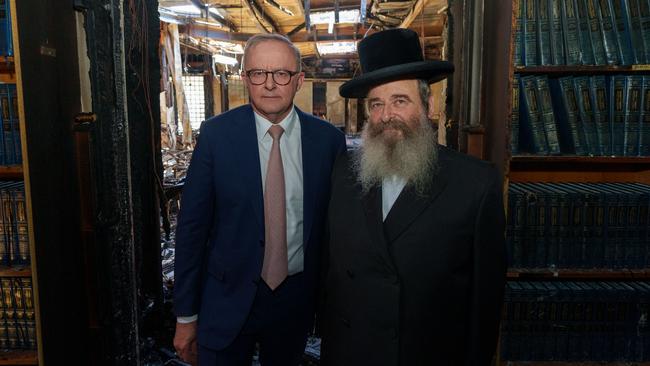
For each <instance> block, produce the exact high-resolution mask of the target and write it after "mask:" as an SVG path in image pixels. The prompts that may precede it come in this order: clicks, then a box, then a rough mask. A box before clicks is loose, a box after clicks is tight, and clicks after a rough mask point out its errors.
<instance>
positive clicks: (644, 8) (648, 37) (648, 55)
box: [639, 0, 650, 63]
mask: <svg viewBox="0 0 650 366" xmlns="http://www.w3.org/2000/svg"><path fill="white" fill-rule="evenodd" d="M639 14H640V18H641V38H642V39H643V45H644V50H645V62H646V63H650V0H639Z"/></svg>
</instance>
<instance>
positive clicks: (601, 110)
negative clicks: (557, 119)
mask: <svg viewBox="0 0 650 366" xmlns="http://www.w3.org/2000/svg"><path fill="white" fill-rule="evenodd" d="M608 84H609V83H608V79H607V77H605V76H604V75H597V76H592V77H591V90H592V96H591V97H592V99H593V101H594V104H593V107H594V110H593V111H594V120H595V121H596V128H597V132H598V139H599V140H600V151H601V153H602V155H606V156H611V155H612V140H611V136H612V130H611V128H612V125H611V123H610V121H611V115H610V112H611V111H610V109H609V106H608V104H609V103H608V101H609V98H608V95H607V94H608V93H607V92H608V89H609V88H608Z"/></svg>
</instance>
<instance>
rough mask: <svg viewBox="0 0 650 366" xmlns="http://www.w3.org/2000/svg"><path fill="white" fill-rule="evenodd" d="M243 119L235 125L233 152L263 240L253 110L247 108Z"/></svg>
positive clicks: (261, 196)
mask: <svg viewBox="0 0 650 366" xmlns="http://www.w3.org/2000/svg"><path fill="white" fill-rule="evenodd" d="M244 113H245V117H244V118H242V120H241V121H240V122H239V123H237V124H236V126H237V131H235V132H234V133H233V134H231V135H232V136H233V139H234V141H235V145H234V146H235V150H239V152H238V153H237V155H238V156H239V158H240V159H241V166H240V167H238V168H239V169H241V170H240V171H241V174H242V175H243V178H244V179H243V182H244V184H246V185H247V186H248V192H250V196H249V197H250V200H251V204H252V206H253V211H254V213H255V219H256V220H257V223H258V224H259V227H260V228H261V233H262V238H261V239H263V238H264V193H263V190H262V173H261V171H260V153H259V146H258V144H257V129H256V128H255V116H254V115H253V109H252V108H251V107H248V110H246V111H245V112H244Z"/></svg>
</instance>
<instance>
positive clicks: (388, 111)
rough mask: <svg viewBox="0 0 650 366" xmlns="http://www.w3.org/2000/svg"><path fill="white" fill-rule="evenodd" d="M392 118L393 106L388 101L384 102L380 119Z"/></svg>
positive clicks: (383, 120) (388, 119)
mask: <svg viewBox="0 0 650 366" xmlns="http://www.w3.org/2000/svg"><path fill="white" fill-rule="evenodd" d="M391 118H393V107H392V105H391V104H390V103H386V104H385V105H384V106H383V108H382V110H381V121H382V122H388V121H390V120H391Z"/></svg>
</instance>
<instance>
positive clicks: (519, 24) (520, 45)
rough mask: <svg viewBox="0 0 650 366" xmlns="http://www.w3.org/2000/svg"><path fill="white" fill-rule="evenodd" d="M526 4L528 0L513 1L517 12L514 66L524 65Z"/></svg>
mask: <svg viewBox="0 0 650 366" xmlns="http://www.w3.org/2000/svg"><path fill="white" fill-rule="evenodd" d="M525 2H526V0H513V2H512V8H513V11H514V12H515V39H514V42H515V44H514V52H513V54H512V57H513V64H514V65H515V66H523V65H524V53H523V49H524V29H523V27H524V18H525V15H524V14H525V12H524V10H525V7H524V6H525Z"/></svg>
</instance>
